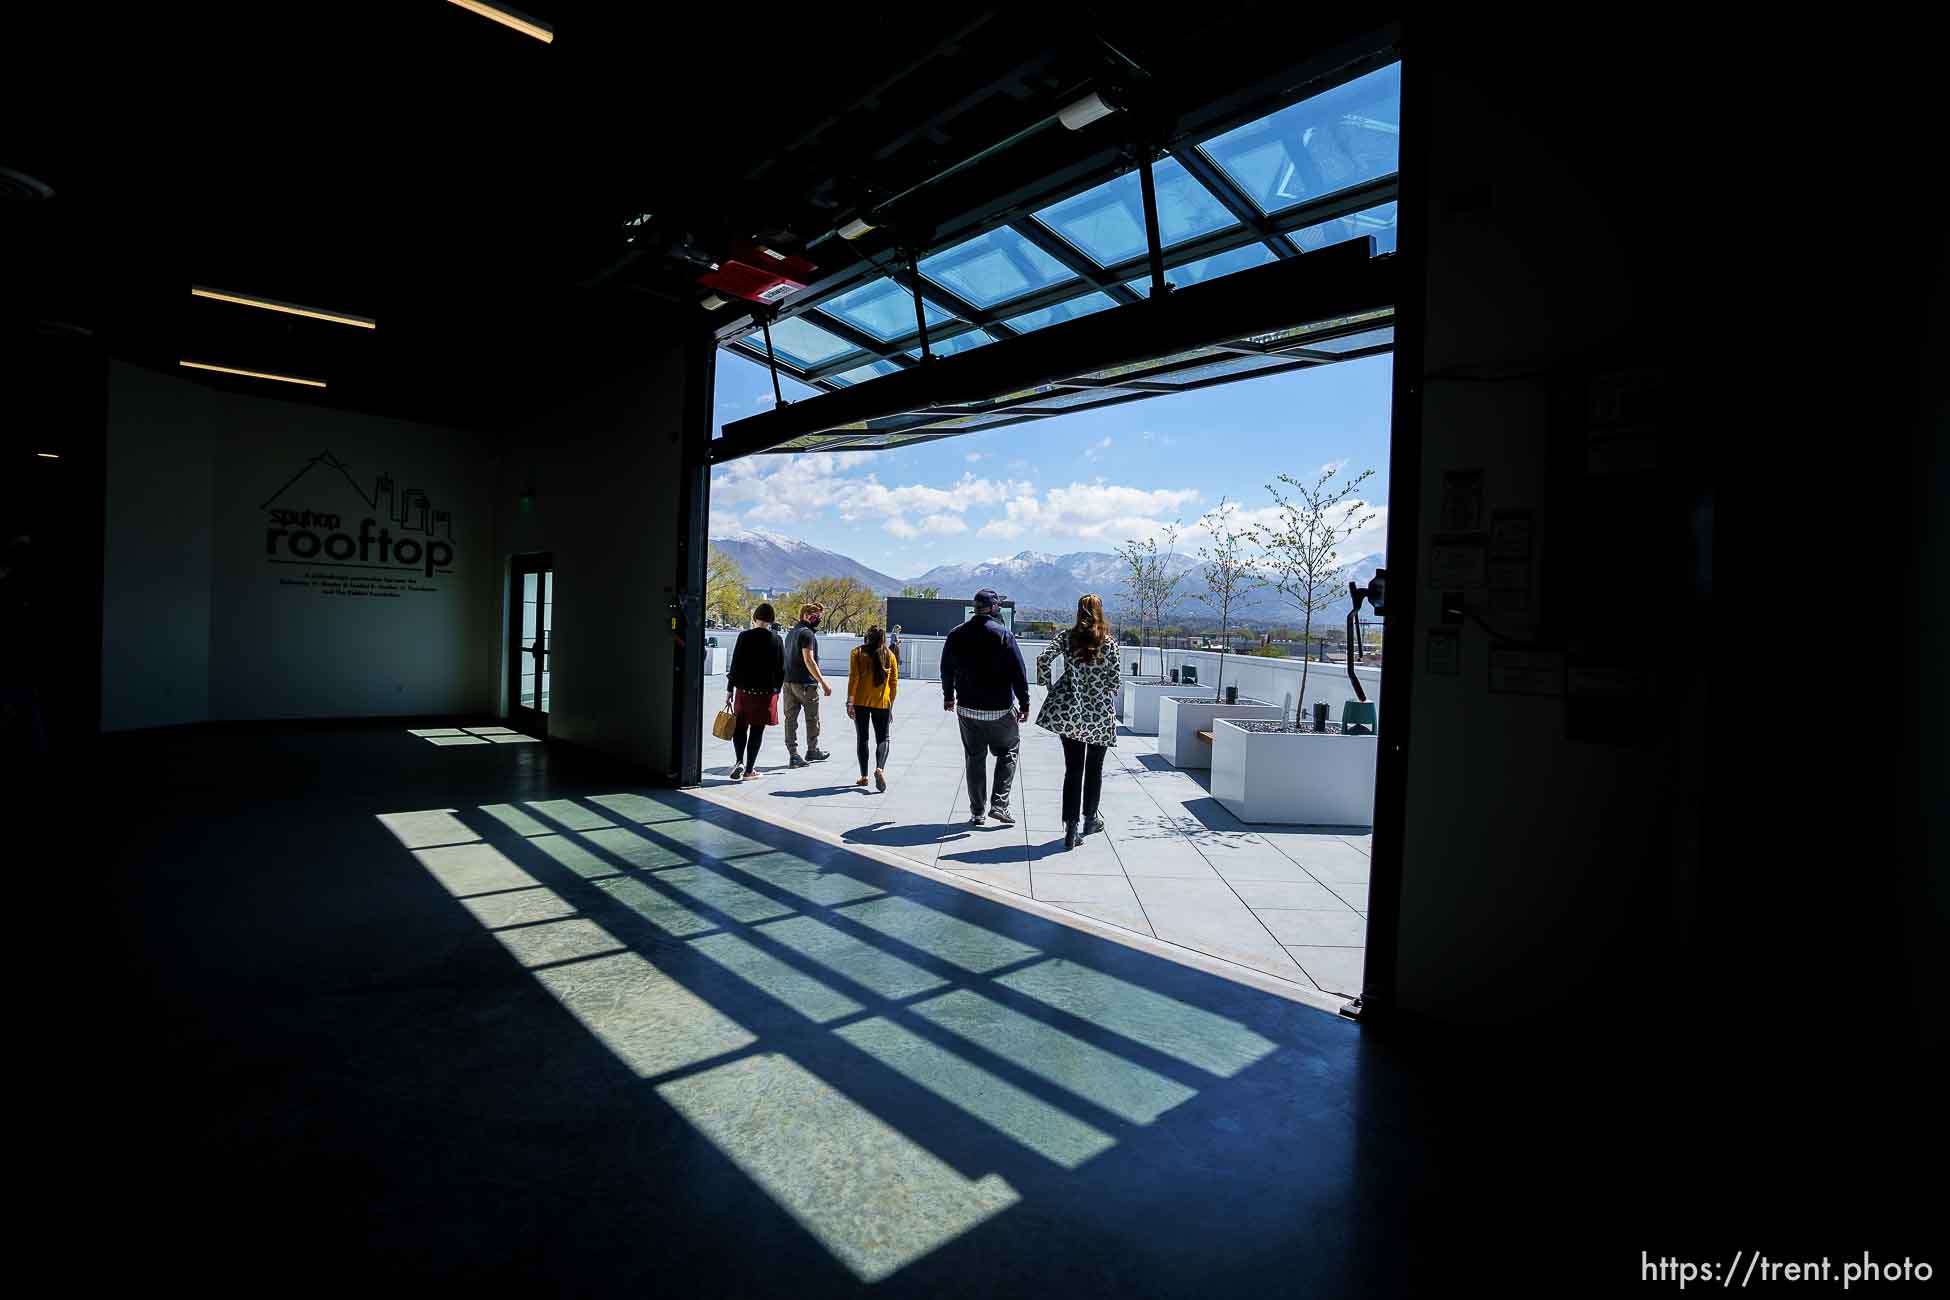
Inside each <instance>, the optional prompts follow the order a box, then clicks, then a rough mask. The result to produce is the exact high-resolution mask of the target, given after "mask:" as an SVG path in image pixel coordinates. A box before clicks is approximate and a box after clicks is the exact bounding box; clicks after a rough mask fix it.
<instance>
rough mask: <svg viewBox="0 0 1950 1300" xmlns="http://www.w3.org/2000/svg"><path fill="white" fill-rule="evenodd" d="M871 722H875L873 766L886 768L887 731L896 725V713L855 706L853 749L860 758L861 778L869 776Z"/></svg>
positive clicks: (859, 705) (861, 705) (889, 710)
mask: <svg viewBox="0 0 1950 1300" xmlns="http://www.w3.org/2000/svg"><path fill="white" fill-rule="evenodd" d="M869 720H871V721H872V722H873V738H874V751H873V765H874V766H875V767H886V766H887V749H888V741H887V729H888V728H889V727H892V726H893V725H894V711H893V710H892V709H870V708H867V707H866V706H865V705H864V704H856V705H854V706H853V736H854V740H855V742H856V743H855V744H854V746H853V749H854V752H855V753H856V754H858V755H859V756H860V775H861V776H865V775H866V774H867V723H868V721H869Z"/></svg>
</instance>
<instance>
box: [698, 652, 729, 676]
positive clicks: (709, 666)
mask: <svg viewBox="0 0 1950 1300" xmlns="http://www.w3.org/2000/svg"><path fill="white" fill-rule="evenodd" d="M730 662H731V652H730V651H729V650H727V649H726V648H725V647H723V646H721V645H714V646H706V647H705V648H704V672H705V675H706V676H709V677H722V676H724V673H725V667H726V665H727V664H729V663H730Z"/></svg>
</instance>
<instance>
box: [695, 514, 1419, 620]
mask: <svg viewBox="0 0 1950 1300" xmlns="http://www.w3.org/2000/svg"><path fill="white" fill-rule="evenodd" d="M711 545H712V546H714V547H717V548H718V549H719V550H721V551H724V552H725V553H727V554H728V555H730V556H731V557H732V558H734V559H736V560H737V561H738V565H739V567H740V568H742V569H743V570H744V571H745V580H746V581H747V582H748V583H750V584H751V585H752V586H754V587H764V588H769V589H772V590H778V589H781V588H789V587H792V586H794V585H796V584H798V583H801V582H804V581H805V580H806V579H808V578H820V577H850V578H857V579H858V580H859V581H861V582H863V583H865V584H866V585H867V586H869V587H871V588H872V589H873V590H874V591H876V592H878V593H880V594H881V595H898V594H899V593H900V590H901V588H903V587H906V586H915V587H939V588H940V589H941V594H942V595H943V596H947V597H951V598H960V597H966V596H970V595H973V594H974V593H975V592H976V591H978V590H980V589H981V588H983V587H993V588H995V590H997V591H999V592H1001V593H1002V595H1003V597H1004V598H1005V599H1007V600H1013V601H1015V602H1016V608H1017V609H1018V610H1020V611H1023V612H1024V613H1028V612H1039V613H1055V614H1058V615H1061V616H1064V617H1067V616H1068V615H1069V614H1070V613H1071V612H1072V611H1073V610H1075V609H1076V603H1077V598H1078V597H1079V596H1081V595H1083V594H1084V593H1085V592H1087V591H1094V592H1096V593H1098V594H1099V595H1101V596H1103V597H1104V600H1105V602H1106V603H1107V605H1108V606H1109V607H1110V612H1111V613H1112V614H1113V615H1115V614H1117V613H1118V612H1120V610H1121V606H1122V604H1123V601H1122V599H1121V595H1122V592H1123V585H1124V583H1123V562H1122V561H1121V560H1119V559H1118V557H1117V556H1116V555H1114V554H1112V553H1110V552H1109V551H1072V552H1070V553H1068V554H1065V555H1055V554H1050V553H1048V552H1043V551H1023V552H1021V553H1019V554H1016V555H1012V556H1009V557H1007V558H1006V559H999V560H989V561H985V562H983V563H981V564H940V565H936V566H935V567H934V568H932V569H929V570H928V571H927V572H926V573H923V574H920V575H919V576H917V577H913V578H906V579H902V578H895V577H891V576H889V575H888V574H885V573H881V572H880V571H879V570H877V569H871V568H868V567H867V566H866V565H864V564H861V563H860V562H859V561H857V560H855V559H852V558H851V557H849V556H845V555H841V554H839V553H838V552H837V551H828V550H824V549H822V548H820V547H817V546H813V545H811V544H809V543H806V542H801V541H796V540H794V539H792V538H790V537H786V536H784V535H783V534H780V533H775V532H770V531H768V530H764V529H741V530H740V531H738V532H735V533H729V534H726V535H725V536H723V537H713V538H712V539H711ZM1385 562H1386V561H1385V560H1384V558H1383V557H1382V556H1380V555H1363V556H1361V557H1360V558H1358V559H1356V560H1355V561H1354V562H1353V566H1352V569H1351V576H1352V578H1353V579H1354V580H1355V581H1358V582H1362V583H1365V582H1367V581H1368V579H1369V578H1371V577H1373V576H1374V571H1375V569H1376V567H1377V566H1379V565H1381V564H1383V563H1385ZM1202 567H1203V566H1201V565H1200V563H1199V562H1198V560H1197V559H1196V558H1195V557H1193V556H1189V555H1177V556H1173V557H1172V560H1171V571H1172V572H1173V573H1177V574H1181V575H1183V576H1182V578H1181V580H1180V582H1179V584H1178V594H1179V597H1180V599H1178V600H1177V601H1176V602H1175V608H1176V611H1177V614H1178V616H1179V618H1181V619H1200V620H1203V619H1204V618H1206V617H1210V616H1211V611H1210V609H1209V608H1208V607H1207V606H1206V605H1204V604H1202V603H1201V602H1199V601H1196V600H1194V599H1192V596H1193V593H1195V592H1200V591H1203V590H1204V582H1203V579H1202V574H1201V573H1200V572H1199V570H1201V569H1202ZM1233 612H1234V617H1235V618H1244V619H1248V620H1252V621H1259V622H1263V621H1266V620H1269V619H1278V620H1280V621H1281V622H1282V623H1287V622H1292V623H1297V622H1298V621H1299V620H1298V619H1296V618H1294V616H1293V613H1292V610H1291V608H1290V607H1288V606H1287V605H1286V603H1285V602H1284V601H1283V600H1282V599H1281V597H1280V596H1279V594H1278V593H1277V592H1274V591H1272V590H1270V589H1266V588H1262V589H1259V590H1256V591H1252V592H1249V593H1247V594H1246V596H1245V597H1244V598H1243V599H1241V600H1240V601H1239V602H1238V604H1237V605H1236V606H1235V608H1234V611H1233ZM1346 616H1347V601H1346V600H1341V601H1337V602H1336V603H1335V605H1334V606H1333V608H1331V609H1329V610H1327V611H1326V612H1324V613H1321V614H1316V615H1315V616H1314V624H1315V626H1316V627H1320V626H1326V627H1339V626H1340V625H1341V622H1342V620H1343V619H1344V618H1346Z"/></svg>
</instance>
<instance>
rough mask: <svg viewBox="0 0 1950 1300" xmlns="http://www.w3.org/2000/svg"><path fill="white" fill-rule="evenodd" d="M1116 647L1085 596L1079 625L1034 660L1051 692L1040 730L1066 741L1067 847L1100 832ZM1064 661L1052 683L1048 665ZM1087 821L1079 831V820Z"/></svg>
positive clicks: (1100, 608) (1100, 607)
mask: <svg viewBox="0 0 1950 1300" xmlns="http://www.w3.org/2000/svg"><path fill="white" fill-rule="evenodd" d="M1117 654H1118V650H1117V642H1116V641H1114V640H1112V639H1111V635H1110V624H1109V623H1108V622H1107V621H1106V620H1105V618H1104V602H1103V601H1102V600H1100V599H1099V598H1098V597H1096V596H1094V595H1091V596H1085V597H1083V598H1082V599H1081V600H1079V601H1077V621H1076V624H1075V625H1074V626H1072V627H1068V628H1065V629H1064V630H1063V631H1061V632H1059V633H1057V634H1056V639H1055V640H1054V641H1051V642H1050V644H1049V649H1047V650H1045V651H1043V653H1041V654H1040V655H1037V656H1036V681H1037V683H1038V684H1039V685H1042V686H1048V687H1049V688H1050V691H1049V694H1048V695H1047V696H1045V697H1044V699H1043V709H1042V712H1041V713H1038V714H1037V715H1036V725H1037V726H1039V727H1041V728H1043V729H1044V730H1045V731H1053V732H1055V733H1056V734H1057V735H1058V736H1060V737H1062V739H1063V847H1064V848H1066V849H1071V848H1075V847H1076V845H1077V841H1079V840H1081V839H1082V838H1083V837H1084V836H1086V835H1088V834H1090V832H1091V831H1101V830H1102V829H1103V828H1104V819H1103V818H1102V817H1101V816H1099V815H1098V813H1097V800H1098V797H1099V796H1100V795H1101V794H1102V792H1103V784H1104V754H1105V753H1106V752H1107V751H1108V750H1109V749H1110V747H1111V746H1113V745H1115V744H1116V743H1117V704H1116V700H1117V692H1118V691H1119V690H1120V689H1122V684H1121V683H1120V682H1119V680H1118V676H1117ZM1058 655H1062V656H1063V677H1062V679H1061V680H1060V681H1058V682H1056V683H1055V684H1054V685H1051V683H1050V663H1051V661H1052V660H1054V659H1055V658H1056V657H1057V656H1058ZM1079 814H1081V815H1082V817H1083V825H1082V828H1081V830H1079V828H1078V825H1077V818H1078V815H1079Z"/></svg>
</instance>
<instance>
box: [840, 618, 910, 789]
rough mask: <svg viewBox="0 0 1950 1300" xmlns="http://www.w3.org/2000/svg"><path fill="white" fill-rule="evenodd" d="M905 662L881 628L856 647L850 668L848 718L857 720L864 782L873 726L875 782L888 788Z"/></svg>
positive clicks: (870, 631)
mask: <svg viewBox="0 0 1950 1300" xmlns="http://www.w3.org/2000/svg"><path fill="white" fill-rule="evenodd" d="M900 675H901V663H900V660H899V659H897V658H895V656H894V652H893V651H892V650H889V649H888V648H887V634H886V633H885V632H883V631H881V630H880V629H879V628H877V627H870V628H868V629H867V635H866V639H865V640H864V641H863V642H862V643H861V644H860V645H858V646H856V647H854V650H853V656H852V658H851V659H850V660H848V662H847V667H846V716H847V717H849V718H851V719H853V734H854V737H855V739H856V741H857V742H858V743H856V744H855V746H854V750H855V752H856V753H858V754H859V756H860V779H859V780H858V781H855V782H854V783H853V784H855V785H859V786H864V785H865V784H866V783H867V724H868V723H872V724H873V736H874V760H873V783H874V785H875V786H876V787H877V788H879V789H881V790H885V789H886V788H887V744H888V742H887V731H888V729H889V728H890V727H892V726H893V724H894V692H895V691H896V690H897V689H899V687H900Z"/></svg>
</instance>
